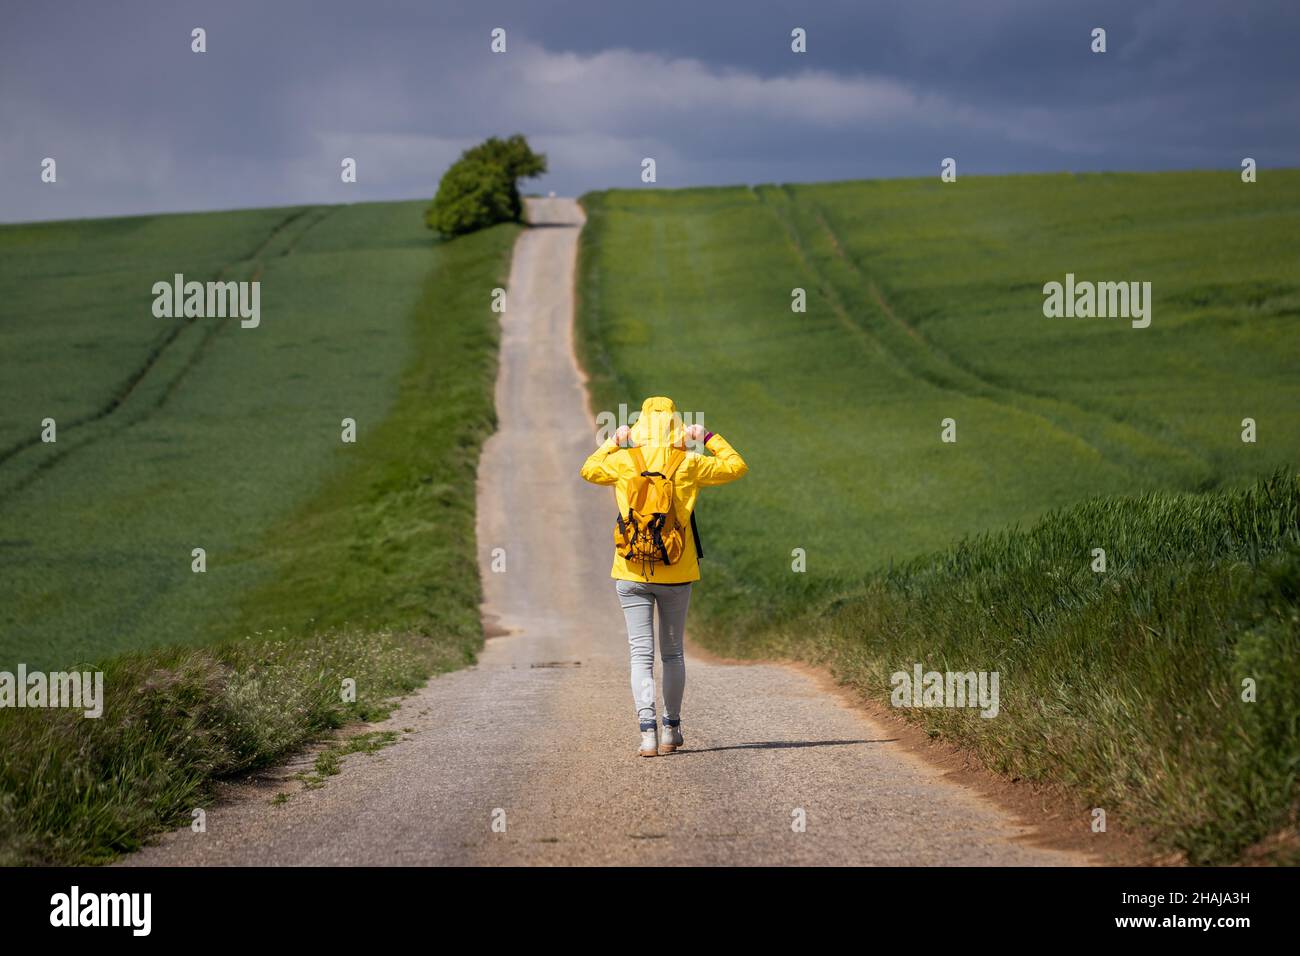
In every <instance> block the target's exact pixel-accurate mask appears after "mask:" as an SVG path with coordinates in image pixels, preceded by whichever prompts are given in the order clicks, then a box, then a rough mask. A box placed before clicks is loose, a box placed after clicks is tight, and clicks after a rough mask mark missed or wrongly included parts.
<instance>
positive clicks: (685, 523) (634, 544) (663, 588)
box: [582, 397, 749, 757]
mask: <svg viewBox="0 0 1300 956" xmlns="http://www.w3.org/2000/svg"><path fill="white" fill-rule="evenodd" d="M688 441H694V442H703V443H704V446H705V448H707V449H708V450H709V451H710V452H712V457H709V456H706V455H700V454H696V453H695V452H692V451H687V450H686V442H688ZM748 470H749V468H748V466H747V465H746V464H745V462H744V460H743V459H742V458H741V457H740V455H738V454H737V453H736V450H735V449H734V448H732V447H731V446H730V445H728V444H727V442H726V441H725V440H724V439H723V438H722V436H721V435H716V434H714V433H713V432H710V431H706V430H705V428H704V426H703V425H690V426H687V427H683V426H682V419H681V415H679V414H678V412H677V408H676V406H674V405H673V403H672V400H671V399H668V398H663V397H656V398H647V399H646V400H645V403H644V404H643V405H642V406H641V416H640V417H639V418H638V419H637V420H636V423H635V424H634V425H633V426H632V427H631V428H630V429H629V428H628V427H627V426H626V425H624V426H623V427H621V428H619V430H618V431H617V432H616V433H615V434H614V435H613V436H612V437H610V439H609V440H608V441H606V442H605V443H604V444H603V445H601V446H600V448H598V449H597V450H596V452H595V453H594V454H593V455H592V456H591V457H590V458H588V459H587V460H586V462H584V463H583V466H582V477H583V478H585V479H586V480H587V481H590V482H593V483H595V484H598V485H613V486H614V497H615V499H616V500H617V502H618V516H617V518H616V519H615V522H614V567H613V570H611V571H610V577H612V578H614V582H615V583H614V587H615V589H616V590H617V592H618V600H619V603H620V604H622V606H623V615H624V617H626V618H627V640H628V644H629V646H630V647H631V651H632V698H633V703H634V705H635V707H636V714H637V720H638V721H639V723H640V730H641V746H640V750H639V751H638V753H639V754H640V755H641V756H642V757H653V756H655V755H656V754H669V753H672V752H673V751H674V750H676V749H677V748H678V747H680V746H682V723H681V720H682V715H681V709H682V694H683V692H684V691H685V689H686V660H685V658H684V657H683V656H682V637H683V632H684V631H685V628H686V609H687V606H688V605H689V604H690V601H691V584H692V582H694V581H698V580H699V579H700V564H699V558H700V555H701V548H700V542H699V536H698V535H697V534H696V533H695V522H694V512H695V499H696V496H697V495H698V494H699V490H700V488H702V487H705V486H707V485H722V484H726V483H727V482H729V481H735V480H736V479H737V478H739V477H741V476H742V475H743V474H745V472H746V471H748ZM656 607H657V608H658V609H659V656H660V659H661V660H662V661H663V699H664V708H663V730H662V733H660V734H657V733H656V722H655V697H656V694H655V681H654V644H655V642H654V612H655V608H656Z"/></svg>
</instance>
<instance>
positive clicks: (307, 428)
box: [0, 202, 518, 863]
mask: <svg viewBox="0 0 1300 956" xmlns="http://www.w3.org/2000/svg"><path fill="white" fill-rule="evenodd" d="M424 206H425V203H420V202H410V203H384V204H362V205H355V206H335V207H308V208H299V209H280V210H251V211H246V212H231V213H206V214H196V215H175V216H157V217H142V218H133V219H122V220H101V221H93V222H66V223H50V224H39V225H21V226H6V227H0V248H3V249H4V252H5V255H4V257H3V259H0V293H2V294H3V299H2V300H0V301H3V302H4V303H5V304H4V307H3V312H0V344H2V345H3V350H4V361H5V370H6V375H5V377H4V379H3V381H0V397H2V400H3V401H2V403H0V439H2V440H3V442H4V443H5V444H4V447H3V448H2V449H0V529H3V530H2V531H0V580H2V581H3V587H4V600H3V601H2V602H0V669H6V668H9V669H11V668H12V667H13V666H14V665H15V664H16V663H18V662H23V663H26V664H27V665H28V667H29V668H31V669H40V668H44V669H55V668H61V667H66V666H69V665H72V664H74V663H77V662H82V661H92V662H95V663H97V664H102V666H103V669H104V671H105V688H106V693H105V711H104V716H103V717H102V718H100V719H98V720H85V719H83V718H81V717H80V715H79V714H78V713H76V712H73V711H67V710H43V711H40V710H12V709H6V710H4V711H0V741H3V743H2V744H0V861H8V862H38V863H48V862H77V861H87V860H98V859H103V858H106V857H108V856H111V855H112V854H113V853H116V852H121V851H123V850H128V849H131V848H134V847H136V846H138V845H139V843H140V840H141V839H142V838H143V837H144V836H145V835H147V834H148V833H150V832H152V831H155V830H158V829H161V828H165V827H167V826H172V825H176V824H178V823H181V822H184V821H185V820H187V819H188V813H189V808H191V807H193V806H195V805H199V804H200V803H201V801H202V800H203V799H205V795H206V794H207V793H209V792H210V787H211V784H212V782H213V780H214V779H215V778H216V777H219V776H221V775H223V774H228V773H231V772H234V771H238V770H243V769H247V768H249V767H254V766H258V765H260V764H263V763H266V762H268V761H272V760H275V759H277V758H279V757H281V756H283V755H284V754H285V753H287V752H290V751H292V750H293V749H294V748H295V747H297V746H300V745H301V744H302V743H303V742H304V741H306V740H308V739H310V738H311V737H312V736H313V735H315V734H317V733H319V732H321V731H322V730H325V729H327V728H331V727H336V726H339V725H340V724H341V723H343V722H345V721H347V720H349V719H356V718H362V719H372V718H374V717H376V716H378V715H379V714H382V713H383V712H384V710H385V708H386V706H387V704H388V701H389V700H391V698H392V697H393V695H395V694H398V693H401V692H403V691H407V690H410V689H413V688H414V687H417V686H419V684H420V683H422V682H423V680H424V679H425V678H427V676H428V675H429V674H430V673H432V672H434V671H438V670H444V669H448V668H452V667H456V666H462V665H464V664H466V663H469V662H471V661H472V660H473V659H474V656H475V654H476V652H477V650H478V648H479V647H480V646H481V643H482V629H481V624H480V621H479V618H478V603H479V600H480V591H479V580H478V573H477V564H476V560H475V542H474V493H475V485H474V482H475V474H476V470H477V461H478V450H479V447H480V443H481V442H482V440H483V438H484V437H485V436H486V435H487V434H489V433H490V432H491V430H492V426H493V423H494V421H495V413H494V409H493V385H494V383H495V378H496V344H497V322H496V316H495V315H494V314H493V313H492V312H491V310H490V292H491V289H492V288H494V287H495V286H498V285H501V284H503V283H504V281H505V277H506V274H507V271H508V267H509V257H510V251H511V249H512V247H513V242H514V238H515V236H516V235H517V233H518V229H517V227H515V226H512V225H506V226H498V227H494V228H492V229H489V230H485V231H483V232H480V233H476V234H474V235H472V236H468V237H465V238H462V239H458V240H455V241H453V242H441V243H440V242H435V241H433V240H432V239H431V238H430V236H429V233H428V231H427V230H426V229H425V228H424V225H423V220H422V216H423V210H424ZM175 272H182V273H183V274H184V275H185V276H186V278H187V279H198V280H200V281H203V280H208V279H214V278H217V277H221V278H224V279H253V278H256V279H258V280H259V281H260V282H261V283H262V287H261V288H262V297H261V324H260V326H259V327H258V328H255V329H245V328H241V327H240V326H239V323H238V320H236V319H207V318H195V319H193V320H190V321H184V320H180V321H172V320H166V319H158V318H155V317H154V316H153V314H152V311H151V307H152V301H153V296H152V293H151V288H152V285H153V283H154V282H156V281H160V280H162V281H167V280H170V278H171V276H172V275H173V274H174V273H175ZM46 417H51V418H54V419H55V420H56V421H57V422H58V441H57V442H56V443H54V444H45V443H42V442H40V441H39V440H38V437H39V433H40V423H41V420H42V419H43V418H46ZM345 417H346V418H353V419H355V420H356V422H357V441H356V443H355V444H345V443H343V442H342V441H341V438H340V434H341V428H340V422H341V420H342V419H343V418H345ZM195 547H202V548H204V549H206V552H207V571H206V572H205V573H201V574H198V573H194V572H193V571H192V570H191V560H192V559H191V549H193V548H195ZM344 677H348V678H351V679H353V680H355V681H356V686H357V700H356V702H355V703H351V702H344V701H342V700H341V698H340V693H339V688H340V686H341V681H342V679H343V678H344Z"/></svg>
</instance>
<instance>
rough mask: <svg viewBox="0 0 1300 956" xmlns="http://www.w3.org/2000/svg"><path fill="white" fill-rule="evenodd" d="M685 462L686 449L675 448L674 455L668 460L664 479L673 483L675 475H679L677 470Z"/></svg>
mask: <svg viewBox="0 0 1300 956" xmlns="http://www.w3.org/2000/svg"><path fill="white" fill-rule="evenodd" d="M685 460H686V449H685V448H682V447H681V446H678V447H676V448H674V449H673V453H672V455H670V456H669V458H668V466H667V468H665V469H664V477H665V478H667V479H668V480H669V481H672V480H673V475H675V474H676V473H677V469H678V468H680V467H681V464H682V462H684V461H685Z"/></svg>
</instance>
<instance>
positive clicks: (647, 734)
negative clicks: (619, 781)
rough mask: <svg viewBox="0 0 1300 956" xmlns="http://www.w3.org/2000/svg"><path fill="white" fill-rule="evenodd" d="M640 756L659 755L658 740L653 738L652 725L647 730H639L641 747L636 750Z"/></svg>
mask: <svg viewBox="0 0 1300 956" xmlns="http://www.w3.org/2000/svg"><path fill="white" fill-rule="evenodd" d="M637 753H638V754H640V755H641V756H642V757H656V756H658V755H659V742H658V741H657V740H656V739H655V729H654V725H653V724H652V725H651V726H650V729H649V730H646V729H645V728H642V730H641V749H640V750H638V751H637Z"/></svg>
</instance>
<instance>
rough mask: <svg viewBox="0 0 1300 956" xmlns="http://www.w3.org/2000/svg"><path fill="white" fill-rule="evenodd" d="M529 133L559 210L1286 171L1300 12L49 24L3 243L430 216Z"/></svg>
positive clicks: (460, 6)
mask: <svg viewBox="0 0 1300 956" xmlns="http://www.w3.org/2000/svg"><path fill="white" fill-rule="evenodd" d="M195 27H203V28H204V29H205V30H206V31H207V52H206V53H202V54H198V53H193V52H191V50H190V44H191V39H190V34H191V30H192V29H193V28H195ZM496 27H500V28H503V29H504V30H505V31H506V44H507V50H506V52H505V53H504V54H494V53H492V52H491V50H490V46H489V45H490V40H491V37H490V34H491V31H492V30H493V28H496ZM795 27H802V28H804V29H805V30H806V31H807V37H808V40H807V46H808V52H807V53H804V54H796V53H793V52H791V49H790V42H791V41H790V33H791V30H792V29H794V28H795ZM1094 27H1104V28H1105V29H1106V31H1107V52H1106V53H1104V54H1094V53H1092V52H1091V50H1090V44H1091V37H1090V34H1091V31H1092V29H1093V28H1094ZM514 132H522V133H524V134H525V135H527V136H528V137H529V139H530V141H532V143H533V145H534V147H535V148H538V149H540V150H542V151H544V152H546V153H547V154H548V156H549V159H550V168H551V172H550V173H549V174H548V175H547V176H546V177H545V178H544V179H542V180H540V181H535V182H530V183H526V184H525V188H526V189H528V190H534V189H536V190H540V191H547V190H552V189H553V190H555V191H557V192H558V193H559V194H560V195H577V194H580V193H582V192H585V191H586V190H589V189H599V188H604V187H612V186H626V187H633V188H639V187H641V182H640V170H641V165H640V164H641V160H642V158H643V157H646V156H651V157H654V158H655V160H656V162H657V166H658V185H659V186H660V187H675V186H688V185H713V184H723V183H759V182H792V181H810V180H826V179H855V178H869V177H892V176H930V175H938V172H939V163H940V161H941V160H942V159H943V158H944V157H946V156H952V157H955V158H956V160H957V164H958V173H959V174H970V173H1000V172H1024V171H1040V170H1099V169H1115V170H1148V169H1207V168H1223V169H1227V168H1237V167H1238V166H1239V163H1240V161H1241V158H1242V157H1244V156H1252V157H1254V158H1255V159H1256V160H1257V161H1258V163H1259V165H1260V168H1261V170H1266V169H1267V168H1269V167H1270V166H1271V167H1278V166H1295V165H1300V0H1278V2H1268V0H1232V2H1216V0H962V2H958V0H949V2H937V0H936V2H931V0H907V2H899V3H894V2H890V3H886V2H883V0H881V2H869V0H802V2H791V3H780V2H764V0H689V2H677V0H653V2H649V3H634V2H631V0H626V2H624V0H618V2H615V0H547V2H543V0H508V2H506V0H503V2H493V0H475V2H469V0H464V2H459V3H451V2H444V0H423V2H416V0H412V2H382V0H355V2H353V0H346V2H345V0H318V2H314V3H306V2H280V0H221V2H209V3H198V2H185V0H167V2H134V0H124V2H121V3H106V2H103V0H84V2H58V0H52V2H50V3H24V4H21V5H19V4H11V5H8V6H7V9H6V10H5V13H4V18H3V29H0V220H2V221H21V220H32V219H59V218H69V217H80V216H105V215H119V214H129V213H143V212H156V211H173V210H175V211H179V210H192V209H225V208H235V207H247V206H266V205H284V204H295V203H307V202H346V201H358V200H373V199H406V198H420V197H426V196H430V195H432V193H433V190H434V189H435V187H436V184H437V180H438V177H439V176H440V175H441V173H442V171H443V170H444V169H445V168H446V167H447V165H448V164H449V163H450V162H451V161H452V160H454V159H455V157H456V156H457V155H458V154H459V152H460V151H461V150H462V149H464V148H465V147H466V146H469V145H472V144H473V143H475V142H477V141H478V140H480V139H482V138H484V137H486V136H489V135H494V134H498V135H507V134H510V133H514ZM47 156H48V157H53V158H54V159H55V160H56V162H57V174H58V181H57V182H56V183H54V184H44V183H42V182H41V180H40V173H41V162H42V160H43V159H44V158H45V157H47ZM344 157H354V158H355V159H356V161H357V166H358V182H357V183H356V184H344V183H342V182H341V181H340V176H339V174H340V162H341V161H342V159H343V158H344Z"/></svg>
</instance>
